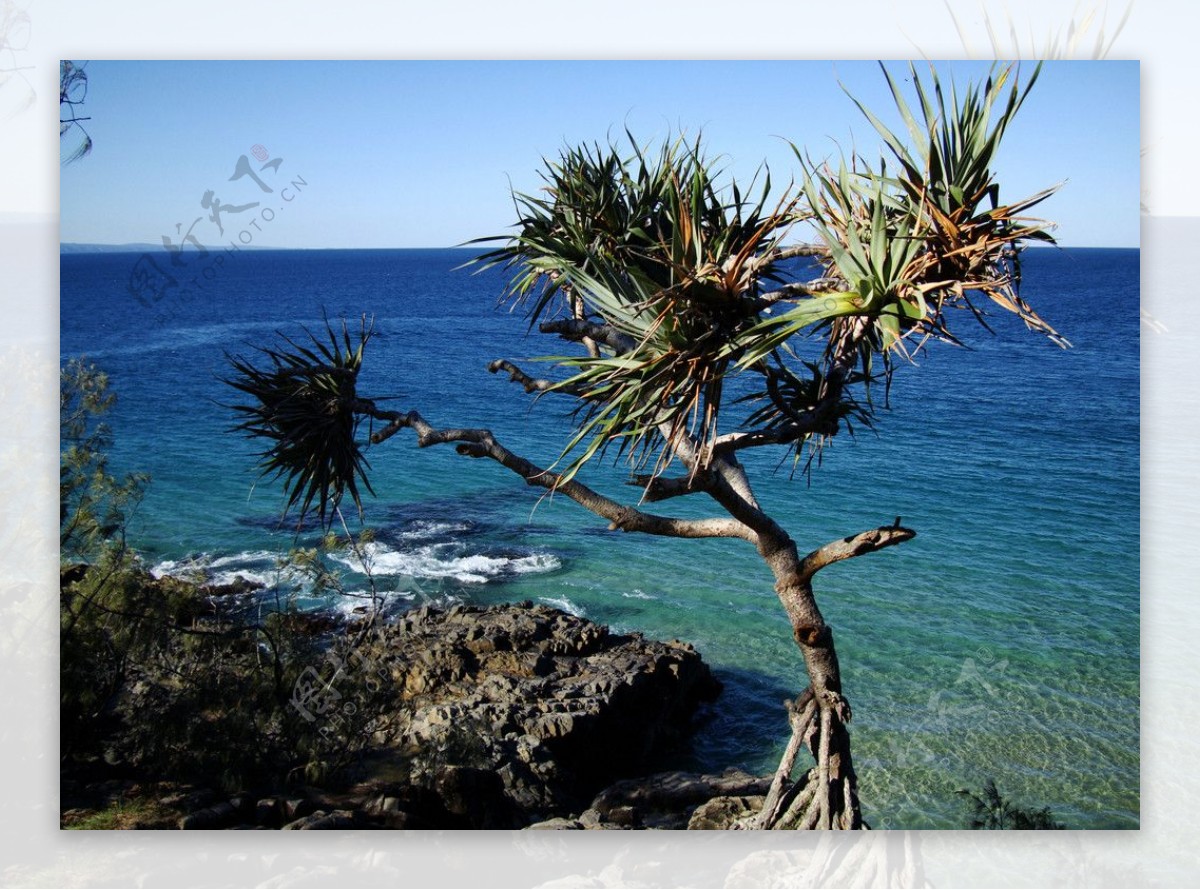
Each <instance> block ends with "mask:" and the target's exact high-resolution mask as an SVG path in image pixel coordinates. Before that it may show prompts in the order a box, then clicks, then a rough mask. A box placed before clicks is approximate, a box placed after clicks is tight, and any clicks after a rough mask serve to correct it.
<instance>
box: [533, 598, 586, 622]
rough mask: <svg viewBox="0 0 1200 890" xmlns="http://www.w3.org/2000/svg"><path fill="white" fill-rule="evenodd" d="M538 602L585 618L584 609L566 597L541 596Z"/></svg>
mask: <svg viewBox="0 0 1200 890" xmlns="http://www.w3.org/2000/svg"><path fill="white" fill-rule="evenodd" d="M538 602H540V603H545V604H546V605H547V606H554V608H556V609H562V610H563V611H564V612H569V613H570V614H572V615H577V616H578V617H580V618H583V617H585V615H584V611H583V607H582V606H578V605H576V604H575V603H573V602H572V601H571V600H569V599H567V598H566V597H565V596H539V597H538Z"/></svg>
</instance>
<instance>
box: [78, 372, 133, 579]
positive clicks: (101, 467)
mask: <svg viewBox="0 0 1200 890" xmlns="http://www.w3.org/2000/svg"><path fill="white" fill-rule="evenodd" d="M115 401H116V397H115V396H114V395H113V394H112V393H110V392H109V391H108V375H107V374H105V373H104V372H103V371H100V370H99V369H98V368H97V367H96V366H95V365H93V364H90V363H88V362H87V361H86V360H84V359H72V360H71V361H69V362H68V363H67V364H66V366H65V367H63V368H62V370H61V372H60V374H59V414H58V416H59V439H60V445H59V447H60V462H59V544H60V548H61V550H60V557H61V559H62V560H63V561H71V560H73V561H76V562H82V561H87V560H89V559H92V558H94V557H96V556H97V555H98V554H99V553H100V552H101V550H102V549H103V548H104V547H105V546H107V545H109V544H115V545H118V546H119V545H120V544H122V540H121V539H122V538H123V534H124V529H125V526H126V523H127V522H128V520H129V518H130V516H131V515H132V512H133V510H134V509H136V507H137V505H138V503H140V501H141V499H142V494H143V491H144V489H145V486H146V483H147V482H149V477H148V476H146V475H144V474H129V475H127V476H125V478H124V479H122V480H117V479H116V478H114V477H113V476H112V475H111V474H110V473H109V471H108V454H107V451H108V448H109V447H110V446H111V445H112V434H111V432H110V430H109V428H108V426H107V425H106V424H105V423H103V422H102V421H101V419H100V418H102V417H103V416H104V415H105V414H107V413H108V412H109V411H110V410H111V409H112V406H113V404H114V403H115Z"/></svg>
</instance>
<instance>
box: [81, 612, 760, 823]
mask: <svg viewBox="0 0 1200 890" xmlns="http://www.w3.org/2000/svg"><path fill="white" fill-rule="evenodd" d="M719 692H720V684H719V683H718V682H717V681H716V679H715V678H714V677H713V676H712V674H711V672H710V670H709V668H708V666H707V665H705V664H704V662H703V660H702V659H701V657H700V655H699V653H697V652H696V650H695V649H694V648H693V647H692V646H690V645H689V644H687V643H682V642H679V641H669V642H660V641H655V640H647V639H645V638H644V637H642V636H641V635H640V634H626V635H622V634H615V633H612V632H611V631H610V630H609V629H608V628H607V627H604V626H603V625H599V624H595V623H593V622H591V621H588V620H587V619H584V618H580V617H578V616H574V615H571V614H568V613H566V612H562V611H560V610H558V609H554V608H550V607H547V606H542V605H534V604H533V603H530V602H523V603H517V604H513V605H502V606H491V607H480V606H465V605H459V606H454V607H452V608H450V609H447V610H437V609H433V608H430V607H424V608H421V609H418V610H415V611H413V612H410V613H408V614H406V615H404V616H401V617H400V618H399V619H398V620H396V621H395V622H394V623H388V624H383V625H379V626H376V627H366V626H365V624H363V623H362V622H359V623H357V624H353V623H352V624H350V625H348V626H347V627H346V628H345V629H344V630H342V631H339V632H337V633H336V634H335V637H334V640H333V642H332V643H331V645H330V646H329V647H328V649H327V650H326V652H325V655H324V660H323V661H322V662H320V663H318V664H314V665H312V666H310V667H309V668H308V669H306V671H305V672H304V673H303V674H302V675H301V677H300V678H299V679H298V680H297V681H296V685H295V687H294V688H293V690H292V701H291V705H292V707H293V708H294V709H296V710H297V711H298V712H299V713H300V714H301V715H302V716H303V718H304V720H305V723H306V724H307V726H308V728H309V729H311V730H315V731H316V732H317V733H319V734H320V736H321V737H323V738H324V739H326V740H327V741H328V742H329V743H330V744H332V745H336V744H338V741H339V739H340V738H342V737H343V736H346V737H349V736H350V735H351V734H353V735H354V736H355V737H357V738H359V739H366V744H365V746H364V749H363V750H364V753H363V755H362V756H361V758H359V762H358V763H357V765H356V768H355V773H354V775H353V776H351V777H350V781H345V782H342V783H340V786H339V787H314V786H312V785H302V784H296V785H293V786H291V787H287V788H265V789H248V790H244V791H239V792H238V793H234V794H223V793H219V792H217V791H216V790H214V789H211V788H205V787H197V786H195V785H180V784H177V783H164V782H157V783H156V782H146V781H141V782H138V781H135V780H131V779H125V780H109V781H108V782H104V783H95V784H81V783H79V782H77V781H75V782H72V781H70V780H64V787H63V817H62V822H63V825H64V827H73V826H78V827H84V826H85V825H86V824H87V820H88V819H89V817H91V816H93V815H94V814H95V813H96V812H98V811H101V810H103V809H104V808H105V807H106V806H107V807H111V806H112V805H113V804H112V802H113V801H114V800H120V801H130V800H136V801H138V802H139V806H137V807H127V809H128V810H129V812H130V813H131V816H130V818H129V819H128V820H126V821H127V822H128V823H129V824H124V825H122V826H120V827H131V828H183V829H212V828H239V829H250V828H254V829H265V828H282V829H285V830H314V829H340V828H392V829H397V828H404V829H415V828H430V829H447V828H450V829H453V828H484V829H497V828H500V829H513V828H526V827H529V828H537V829H575V830H581V829H609V828H612V829H629V828H664V829H665V828H688V827H691V828H724V827H728V825H729V824H730V823H731V822H732V820H733V819H735V818H737V816H739V815H744V814H745V813H748V812H752V811H753V810H754V809H755V808H756V806H757V805H760V804H761V795H763V794H764V793H765V791H766V786H767V781H768V780H767V779H764V778H762V777H756V776H750V775H748V774H745V773H741V772H738V771H728V772H726V773H724V774H722V775H719V776H697V775H688V774H685V773H681V772H677V771H670V770H669V769H668V768H669V766H670V763H671V756H672V754H678V753H679V752H680V751H681V750H682V747H683V746H684V744H685V743H686V740H687V737H688V735H689V734H690V732H691V731H692V730H693V729H694V728H695V725H696V720H697V717H698V715H700V714H702V713H703V708H704V707H705V705H706V703H708V702H711V701H713V700H714V699H715V698H716V696H717V695H718V694H719ZM676 762H678V761H676ZM664 770H665V771H664Z"/></svg>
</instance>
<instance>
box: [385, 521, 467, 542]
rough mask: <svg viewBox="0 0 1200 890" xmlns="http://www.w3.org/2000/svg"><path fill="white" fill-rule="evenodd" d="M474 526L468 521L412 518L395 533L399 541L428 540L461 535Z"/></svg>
mask: <svg viewBox="0 0 1200 890" xmlns="http://www.w3.org/2000/svg"><path fill="white" fill-rule="evenodd" d="M472 528H474V526H473V525H472V524H471V523H470V522H440V521H438V520H436V519H414V520H413V521H412V522H408V523H405V525H404V528H403V529H402V530H401V531H399V532H397V533H396V537H397V538H399V539H400V540H401V541H428V540H430V539H432V538H445V537H449V536H451V535H461V534H463V533H464V532H469V531H471V529H472Z"/></svg>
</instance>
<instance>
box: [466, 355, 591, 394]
mask: <svg viewBox="0 0 1200 890" xmlns="http://www.w3.org/2000/svg"><path fill="white" fill-rule="evenodd" d="M488 371H490V372H491V373H493V374H498V373H499V372H500V371H507V372H508V379H509V380H511V381H513V382H514V383H519V384H521V386H523V387H525V392H550V391H551V390H554V391H555V392H563V393H568V394H570V395H573V396H578V395H579V393H578V392H577V391H576V390H575V389H574V388H573V387H563V386H562V385H561V384H559V383H555V382H554V381H553V380H544V379H542V378H540V377H530V376H529V375H528V374H526V373H525V372H524V371H522V370H521V369H520V368H518V367H517V366H516V365H514V364H513V363H512V362H510V361H508V360H507V359H503V358H498V359H496V360H495V361H494V362H492V363H491V364H490V365H488Z"/></svg>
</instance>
